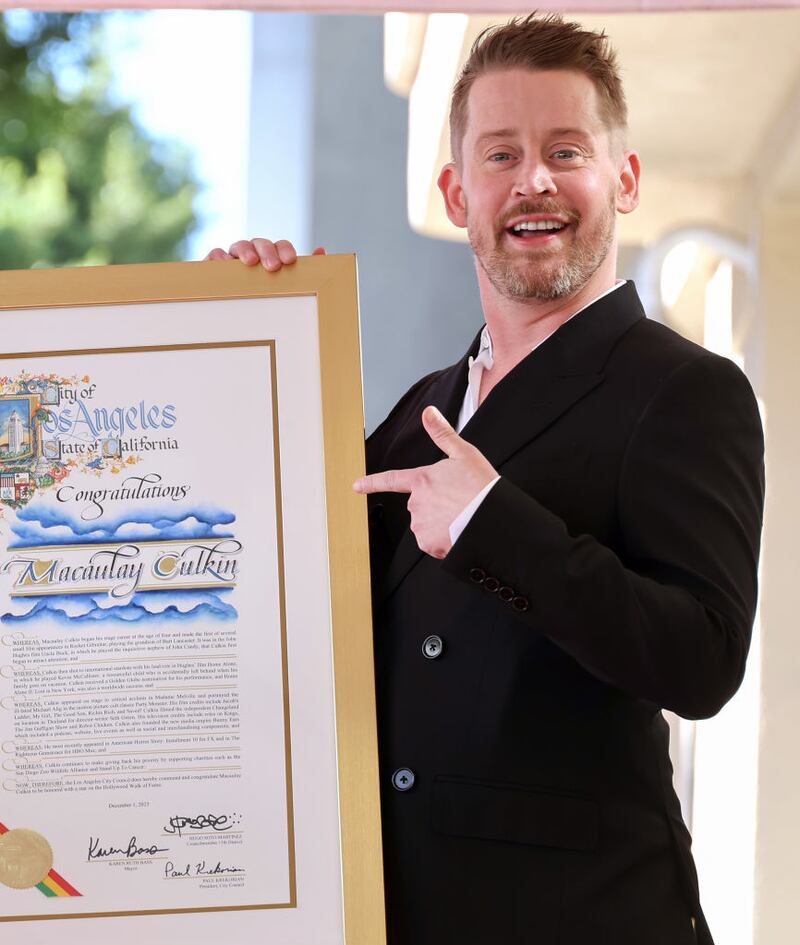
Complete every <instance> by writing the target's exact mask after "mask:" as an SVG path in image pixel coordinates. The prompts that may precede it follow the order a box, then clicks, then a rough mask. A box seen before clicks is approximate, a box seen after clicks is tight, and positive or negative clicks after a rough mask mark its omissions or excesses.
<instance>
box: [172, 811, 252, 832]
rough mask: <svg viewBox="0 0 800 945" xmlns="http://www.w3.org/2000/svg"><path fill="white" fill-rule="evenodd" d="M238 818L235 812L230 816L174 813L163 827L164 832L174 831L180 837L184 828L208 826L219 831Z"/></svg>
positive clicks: (226, 828) (232, 824) (192, 828)
mask: <svg viewBox="0 0 800 945" xmlns="http://www.w3.org/2000/svg"><path fill="white" fill-rule="evenodd" d="M239 820H241V818H240V817H238V815H237V814H232V815H231V816H230V817H229V816H228V815H227V814H219V815H217V814H197V815H196V816H194V817H181V816H179V815H177V814H176V815H175V816H174V817H170V819H169V823H168V824H167V826H166V827H164V833H174V834H177V835H178V836H179V837H181V836H183V831H184V830H207V829H208V828H211V830H216V831H217V832H219V833H221V832H223V831H225V830H230V829H231V827H234V826H235V825H236V824H237V823H238V822H239Z"/></svg>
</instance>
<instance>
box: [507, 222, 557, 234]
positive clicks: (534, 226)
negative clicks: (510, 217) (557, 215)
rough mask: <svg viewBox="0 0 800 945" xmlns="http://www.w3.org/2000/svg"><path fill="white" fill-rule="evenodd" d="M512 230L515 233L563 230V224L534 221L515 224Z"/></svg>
mask: <svg viewBox="0 0 800 945" xmlns="http://www.w3.org/2000/svg"><path fill="white" fill-rule="evenodd" d="M512 229H513V230H514V232H515V233H519V232H521V231H522V230H563V229H564V224H563V223H559V222H558V221H556V220H536V221H530V222H526V223H516V224H515V225H514V226H513V227H512Z"/></svg>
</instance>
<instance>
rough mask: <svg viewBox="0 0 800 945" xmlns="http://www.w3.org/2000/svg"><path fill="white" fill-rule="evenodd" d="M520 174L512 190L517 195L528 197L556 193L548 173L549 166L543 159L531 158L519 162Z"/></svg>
mask: <svg viewBox="0 0 800 945" xmlns="http://www.w3.org/2000/svg"><path fill="white" fill-rule="evenodd" d="M519 167H520V174H519V177H518V178H517V180H516V183H515V186H514V190H515V193H516V195H517V196H519V197H529V196H532V195H533V194H556V193H558V188H557V187H556V182H555V180H553V175H552V174H551V173H550V168H549V167H548V166H547V164H546V163H545V162H544V161H541V160H531V161H522V162H520V165H519Z"/></svg>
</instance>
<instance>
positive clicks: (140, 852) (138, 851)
mask: <svg viewBox="0 0 800 945" xmlns="http://www.w3.org/2000/svg"><path fill="white" fill-rule="evenodd" d="M168 852H169V847H159V846H156V844H155V843H153V844H151V845H150V846H142V847H140V846H139V842H138V840H137V839H136V837H135V836H134V837H131V839H130V842H129V843H128V845H127V847H102V846H100V838H99V837H89V855H88V857H87V859H88V860H89V861H91V860H102V859H105V858H106V857H109V856H124V857H125V858H126V859H129V860H135V859H136V858H137V857H140V856H143V857H148V856H155V855H156V854H157V853H168Z"/></svg>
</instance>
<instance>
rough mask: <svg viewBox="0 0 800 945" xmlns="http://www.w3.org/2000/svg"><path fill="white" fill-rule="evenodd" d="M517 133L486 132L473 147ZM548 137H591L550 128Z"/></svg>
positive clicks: (513, 130) (576, 130) (511, 130)
mask: <svg viewBox="0 0 800 945" xmlns="http://www.w3.org/2000/svg"><path fill="white" fill-rule="evenodd" d="M517 133H518V132H517V129H516V128H500V129H499V130H497V131H486V132H484V133H483V134H482V135H480V136H479V137H478V139H477V140H476V142H475V146H476V147H480V146H481V145H483V144H485V143H486V142H487V141H491V140H492V139H493V138H513V137H514V135H516V134H517ZM548 135H549V136H551V137H556V138H560V137H563V136H570V137H578V138H583V139H585V140H586V139H590V138H591V137H592V135H591V133H590V132H588V131H584V130H583V129H581V128H552V129H551V130H550V131H549V132H548Z"/></svg>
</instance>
